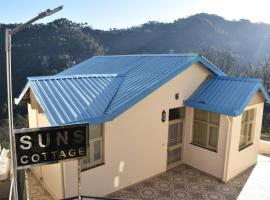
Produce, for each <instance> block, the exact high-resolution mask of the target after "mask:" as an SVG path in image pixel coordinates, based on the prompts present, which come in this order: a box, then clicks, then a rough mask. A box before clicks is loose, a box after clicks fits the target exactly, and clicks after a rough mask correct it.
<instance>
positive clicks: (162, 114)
mask: <svg viewBox="0 0 270 200" xmlns="http://www.w3.org/2000/svg"><path fill="white" fill-rule="evenodd" d="M161 121H162V122H163V123H164V122H165V121H166V111H165V110H163V111H162V113H161Z"/></svg>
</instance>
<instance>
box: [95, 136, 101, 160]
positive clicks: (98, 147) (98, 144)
mask: <svg viewBox="0 0 270 200" xmlns="http://www.w3.org/2000/svg"><path fill="white" fill-rule="evenodd" d="M93 149H94V162H95V161H98V160H100V159H101V140H97V141H94V148H93Z"/></svg>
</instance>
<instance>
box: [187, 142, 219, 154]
mask: <svg viewBox="0 0 270 200" xmlns="http://www.w3.org/2000/svg"><path fill="white" fill-rule="evenodd" d="M190 144H192V145H194V146H197V147H201V148H203V149H207V150H209V151H212V152H215V153H217V150H214V149H210V148H207V147H205V146H201V145H199V144H195V143H190Z"/></svg>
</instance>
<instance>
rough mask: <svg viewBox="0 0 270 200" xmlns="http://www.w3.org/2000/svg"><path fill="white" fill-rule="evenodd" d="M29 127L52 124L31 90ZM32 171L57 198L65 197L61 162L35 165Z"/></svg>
mask: <svg viewBox="0 0 270 200" xmlns="http://www.w3.org/2000/svg"><path fill="white" fill-rule="evenodd" d="M28 119H29V128H36V127H43V126H50V124H49V122H48V120H47V118H46V116H45V115H44V113H43V111H42V109H41V107H40V106H39V104H38V102H37V100H36V98H35V97H34V95H33V93H32V92H31V91H30V103H28ZM31 171H32V172H33V173H34V174H35V175H36V176H37V177H38V178H39V179H40V180H41V182H42V184H43V185H44V186H45V188H46V189H47V190H48V192H49V193H50V194H51V195H52V196H53V197H54V198H55V199H61V198H63V187H62V173H61V165H60V164H52V165H44V166H42V167H33V168H31Z"/></svg>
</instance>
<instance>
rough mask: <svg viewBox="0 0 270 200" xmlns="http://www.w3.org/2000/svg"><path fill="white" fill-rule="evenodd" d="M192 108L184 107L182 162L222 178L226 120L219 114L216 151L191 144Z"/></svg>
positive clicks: (226, 129) (226, 128)
mask: <svg viewBox="0 0 270 200" xmlns="http://www.w3.org/2000/svg"><path fill="white" fill-rule="evenodd" d="M193 114H194V109H193V108H190V107H187V108H186V119H185V140H184V157H183V159H184V163H186V164H188V165H190V166H192V167H195V168H197V169H200V170H202V171H204V172H206V173H209V174H211V175H213V176H216V177H217V178H220V179H222V176H223V168H224V156H225V150H226V141H227V131H228V121H227V119H226V116H225V115H220V126H219V139H218V149H217V152H214V151H210V150H208V149H204V148H202V147H198V146H195V145H193V144H191V141H192V131H193Z"/></svg>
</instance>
